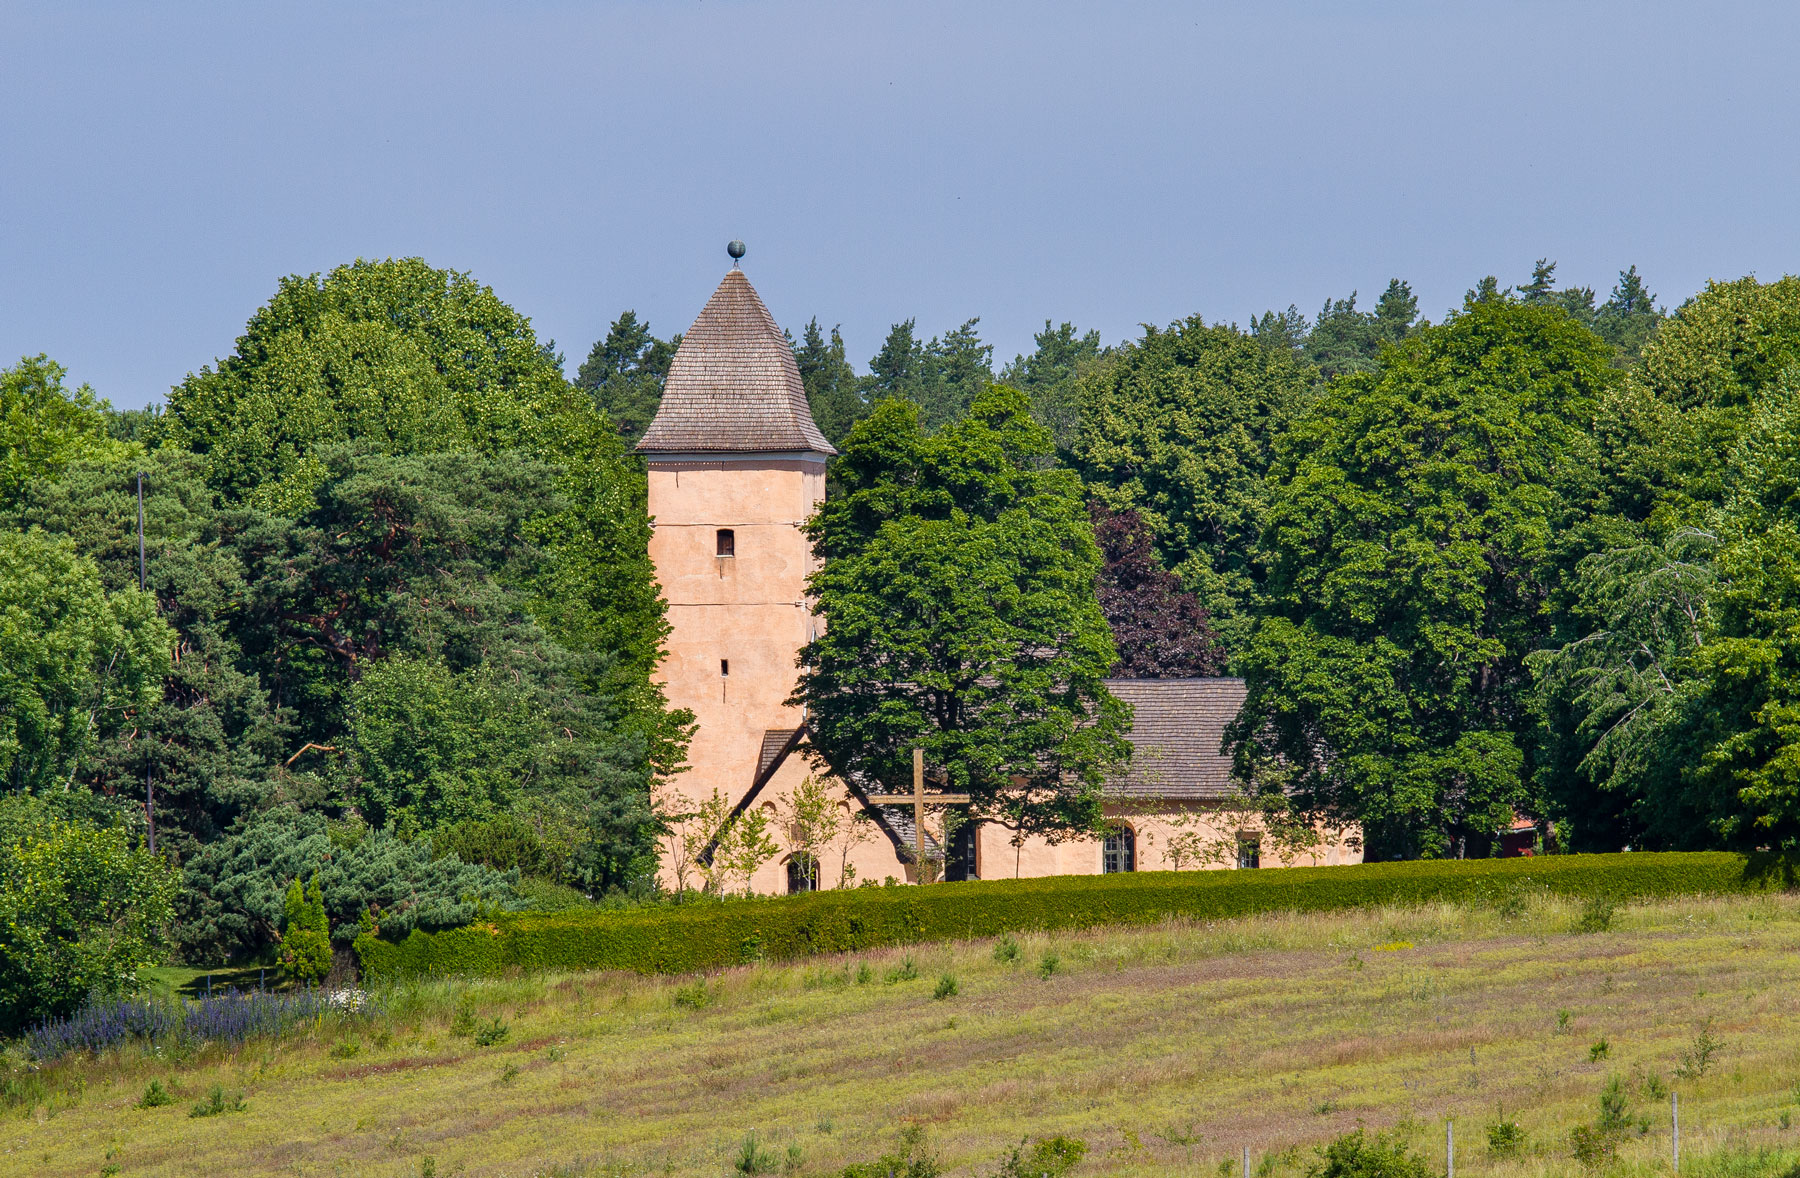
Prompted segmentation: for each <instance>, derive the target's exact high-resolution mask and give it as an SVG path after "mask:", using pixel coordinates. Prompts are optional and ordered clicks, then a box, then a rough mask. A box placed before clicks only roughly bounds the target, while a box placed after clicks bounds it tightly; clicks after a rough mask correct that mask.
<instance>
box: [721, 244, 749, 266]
mask: <svg viewBox="0 0 1800 1178" xmlns="http://www.w3.org/2000/svg"><path fill="white" fill-rule="evenodd" d="M725 252H726V253H728V254H730V255H731V260H732V261H734V262H735V261H737V260H738V259H739V258H741V257H743V256H744V243H743V242H741V241H733V242H732V243H731V244H730V245H728V246H726V247H725Z"/></svg>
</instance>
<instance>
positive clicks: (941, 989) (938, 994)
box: [931, 973, 957, 1002]
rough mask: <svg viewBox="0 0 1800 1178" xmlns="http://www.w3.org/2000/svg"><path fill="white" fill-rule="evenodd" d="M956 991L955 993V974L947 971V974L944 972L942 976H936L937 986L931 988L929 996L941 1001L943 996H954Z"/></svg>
mask: <svg viewBox="0 0 1800 1178" xmlns="http://www.w3.org/2000/svg"><path fill="white" fill-rule="evenodd" d="M956 993H957V985H956V975H955V974H953V973H947V974H944V975H943V976H942V977H940V978H938V982H937V987H936V988H935V989H934V990H932V992H931V996H932V997H933V998H935V999H937V1000H938V1001H940V1002H941V1001H943V1000H944V999H945V998H954V997H956Z"/></svg>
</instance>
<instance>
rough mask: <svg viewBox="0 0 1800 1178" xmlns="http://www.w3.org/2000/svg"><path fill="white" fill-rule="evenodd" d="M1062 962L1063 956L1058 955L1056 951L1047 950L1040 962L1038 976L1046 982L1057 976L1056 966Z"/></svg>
mask: <svg viewBox="0 0 1800 1178" xmlns="http://www.w3.org/2000/svg"><path fill="white" fill-rule="evenodd" d="M1061 964H1062V958H1060V957H1058V956H1057V955H1056V953H1055V952H1054V951H1052V950H1046V951H1045V953H1044V956H1043V958H1042V959H1041V960H1040V961H1039V962H1038V968H1037V972H1038V977H1040V978H1042V979H1044V980H1045V981H1046V982H1047V981H1049V980H1050V979H1051V978H1053V977H1055V976H1056V968H1057V966H1059V965H1061Z"/></svg>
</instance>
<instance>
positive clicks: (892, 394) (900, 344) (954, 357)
mask: <svg viewBox="0 0 1800 1178" xmlns="http://www.w3.org/2000/svg"><path fill="white" fill-rule="evenodd" d="M980 322H981V320H980V319H970V320H969V321H968V322H966V323H964V324H963V325H962V326H961V327H958V328H957V329H956V330H955V331H951V332H947V333H946V334H945V335H944V337H943V338H942V339H938V338H937V337H935V336H933V337H932V339H931V340H930V341H929V342H921V341H920V340H919V339H918V337H916V336H915V335H914V334H913V320H911V319H908V320H907V321H906V322H904V323H896V324H894V327H893V330H892V331H890V332H888V337H887V339H886V340H885V341H884V342H883V343H882V345H881V351H879V352H877V353H876V354H875V357H874V358H873V359H871V360H870V361H869V374H868V375H867V376H865V377H863V378H862V395H863V400H864V401H865V402H866V403H867V404H869V405H871V406H874V405H878V404H880V403H881V402H883V401H892V400H905V401H911V402H912V403H913V404H914V405H916V406H918V415H919V421H920V423H921V424H922V425H923V427H924V428H925V429H926V430H927V431H933V430H937V429H940V428H942V427H943V426H946V425H948V424H950V423H951V422H953V421H955V420H956V419H958V418H959V417H961V416H962V415H963V414H964V413H965V412H967V411H968V408H969V406H970V405H972V404H973V403H974V401H975V398H976V397H978V396H980V395H981V392H982V390H984V389H985V388H987V386H988V385H989V384H990V383H991V382H992V381H993V379H994V369H993V356H994V349H993V345H991V344H984V343H982V342H981V338H980V336H979V335H978V334H977V333H976V331H975V325H976V324H978V323H980Z"/></svg>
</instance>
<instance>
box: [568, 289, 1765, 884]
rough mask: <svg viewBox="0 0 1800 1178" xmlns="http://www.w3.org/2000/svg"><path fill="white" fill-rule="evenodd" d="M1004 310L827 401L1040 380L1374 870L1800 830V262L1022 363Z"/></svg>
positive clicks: (1302, 780) (889, 353)
mask: <svg viewBox="0 0 1800 1178" xmlns="http://www.w3.org/2000/svg"><path fill="white" fill-rule="evenodd" d="M977 326H978V323H977V321H975V320H970V321H968V322H967V323H964V324H963V325H961V326H960V327H958V328H956V329H955V330H953V331H950V332H947V333H945V334H943V335H941V336H938V337H933V338H931V339H929V340H925V341H923V342H921V340H920V337H919V334H918V333H917V331H916V330H915V325H914V323H912V322H910V321H909V322H907V323H903V324H899V325H897V326H896V327H895V328H894V329H893V331H892V332H891V333H890V334H889V337H888V339H887V340H886V341H885V342H884V344H883V346H882V348H881V350H880V352H878V353H877V355H876V356H875V357H873V358H872V359H871V361H870V363H869V365H868V367H867V371H866V372H865V373H863V374H861V375H858V374H857V373H856V372H855V371H854V370H853V369H852V367H851V366H850V364H849V363H848V362H847V360H846V358H845V355H844V348H843V344H842V340H841V338H840V337H838V336H837V334H836V333H835V332H832V333H830V334H829V335H827V333H824V332H822V331H821V330H820V328H819V326H818V324H817V322H816V321H815V322H814V323H811V324H809V325H808V327H807V329H806V330H805V332H804V333H803V335H802V337H801V339H800V340H799V341H797V342H796V348H795V350H796V356H797V358H799V360H800V365H801V371H802V373H803V379H804V380H805V381H806V384H807V390H808V394H809V397H810V398H811V399H812V401H813V404H814V406H815V412H816V415H817V416H818V418H819V420H820V421H821V422H822V423H826V425H827V429H828V430H829V431H830V433H831V436H833V437H834V438H837V439H843V438H845V437H846V436H847V435H848V432H849V430H850V429H851V428H853V427H854V424H855V422H857V421H860V420H863V419H864V418H865V417H866V416H867V415H868V414H869V413H870V412H872V410H873V409H874V407H876V406H878V405H880V404H882V403H883V402H884V401H887V400H890V399H894V398H906V399H908V400H911V401H913V402H915V403H917V404H918V405H919V406H920V412H919V419H920V422H921V425H922V426H924V428H926V429H928V430H929V429H942V428H943V427H944V426H945V425H947V424H948V423H949V422H952V421H955V420H958V418H959V416H960V415H961V413H962V412H964V411H965V410H966V408H967V406H968V405H969V404H970V403H971V401H972V400H973V398H974V396H975V395H976V393H977V392H978V391H979V390H980V389H981V388H982V387H984V386H985V385H986V383H987V382H989V381H991V380H998V381H1001V382H1003V383H1009V384H1012V385H1014V386H1016V387H1018V388H1019V389H1021V390H1022V391H1024V392H1025V393H1026V394H1027V396H1028V398H1029V400H1030V406H1031V413H1032V415H1033V416H1034V417H1035V418H1036V419H1037V420H1038V422H1039V423H1040V424H1041V425H1043V426H1045V427H1047V428H1048V430H1049V431H1050V433H1051V434H1052V436H1053V438H1054V443H1055V450H1056V454H1055V462H1057V463H1058V464H1060V465H1062V466H1065V467H1067V468H1069V469H1071V470H1072V471H1073V472H1075V473H1076V474H1077V475H1078V476H1079V477H1080V479H1081V482H1082V485H1083V490H1084V493H1085V494H1086V495H1087V496H1088V497H1089V499H1090V501H1091V503H1092V505H1093V509H1094V511H1095V512H1096V515H1095V520H1096V524H1097V529H1098V534H1099V535H1100V536H1101V537H1102V538H1106V537H1107V536H1109V535H1111V536H1112V537H1113V538H1114V539H1115V541H1119V542H1115V543H1114V544H1113V545H1112V546H1111V548H1110V550H1109V551H1108V553H1107V556H1108V557H1109V559H1116V558H1117V557H1119V556H1120V555H1122V554H1123V553H1124V552H1126V551H1127V550H1128V547H1129V546H1121V543H1122V540H1123V537H1127V536H1132V535H1137V536H1139V537H1140V538H1141V537H1142V536H1143V535H1144V534H1145V533H1147V535H1148V539H1149V541H1150V545H1149V547H1150V548H1151V549H1152V550H1153V551H1151V552H1150V553H1149V556H1150V562H1149V563H1148V564H1145V563H1144V562H1143V560H1142V559H1140V560H1139V562H1138V566H1137V567H1136V569H1135V570H1134V571H1133V572H1132V574H1131V581H1132V583H1135V584H1144V583H1146V578H1150V579H1154V577H1155V576H1158V575H1161V576H1168V575H1173V577H1174V578H1176V580H1177V582H1178V585H1177V586H1176V590H1175V592H1174V595H1173V596H1172V597H1169V598H1166V599H1165V604H1164V605H1163V606H1159V607H1158V608H1156V609H1154V610H1151V611H1148V613H1147V614H1146V611H1144V610H1142V609H1141V608H1140V609H1139V610H1138V611H1137V616H1138V617H1140V618H1142V617H1145V616H1149V617H1151V618H1155V619H1163V618H1167V617H1169V616H1171V614H1172V612H1173V611H1172V610H1171V609H1170V608H1168V607H1167V604H1166V603H1167V602H1170V601H1184V602H1185V601H1187V599H1188V597H1189V596H1190V595H1191V597H1192V598H1193V599H1195V600H1194V602H1193V604H1195V605H1197V606H1198V609H1194V608H1187V609H1185V610H1184V611H1183V612H1182V618H1183V621H1182V622H1181V624H1180V628H1181V629H1183V630H1184V631H1186V632H1187V633H1190V634H1195V633H1201V632H1203V631H1205V632H1206V633H1208V634H1209V635H1210V634H1211V632H1213V631H1216V635H1217V639H1218V642H1219V643H1220V644H1221V645H1222V647H1223V651H1224V661H1225V664H1226V668H1227V669H1228V670H1230V671H1232V672H1234V673H1238V674H1242V675H1243V676H1245V677H1246V678H1247V679H1248V681H1249V685H1250V698H1249V702H1248V704H1247V705H1246V708H1245V711H1244V713H1243V715H1242V716H1241V717H1240V718H1239V722H1238V724H1237V725H1236V727H1235V728H1234V731H1233V734H1232V739H1233V743H1232V749H1233V751H1234V752H1235V754H1236V756H1237V759H1238V766H1239V770H1240V772H1241V774H1242V776H1243V777H1244V778H1245V779H1246V780H1247V781H1249V782H1251V783H1252V785H1253V787H1254V788H1255V789H1257V790H1259V791H1262V792H1263V793H1264V794H1265V795H1267V796H1270V797H1280V798H1286V799H1291V803H1292V805H1293V807H1294V808H1295V809H1296V810H1297V811H1300V812H1305V813H1310V814H1313V815H1320V816H1326V817H1330V818H1332V819H1334V820H1341V821H1354V822H1357V823H1360V824H1361V825H1362V826H1363V828H1364V831H1365V835H1366V839H1367V846H1368V850H1369V853H1370V854H1371V855H1372V856H1374V857H1377V858H1393V857H1411V856H1419V855H1424V856H1432V855H1448V854H1471V855H1476V854H1485V853H1487V851H1488V850H1489V849H1490V847H1491V846H1492V844H1493V840H1494V838H1495V836H1496V835H1497V834H1498V833H1499V832H1501V831H1503V830H1504V829H1506V828H1508V827H1509V826H1510V825H1511V824H1512V823H1513V822H1514V821H1515V819H1517V818H1519V817H1525V818H1528V819H1531V820H1532V821H1533V822H1534V823H1536V824H1537V825H1538V826H1539V828H1540V829H1541V830H1543V831H1544V832H1545V833H1547V834H1549V833H1552V828H1554V835H1555V837H1556V839H1557V841H1558V842H1560V844H1561V845H1563V846H1565V847H1568V848H1572V849H1578V850H1616V849H1619V848H1620V847H1625V846H1630V847H1638V848H1663V849H1698V848H1705V847H1721V848H1730V849H1736V850H1753V849H1757V848H1774V849H1779V850H1784V851H1785V850H1790V849H1792V847H1793V843H1794V840H1795V838H1796V831H1797V830H1800V826H1797V819H1800V769H1796V768H1795V766H1796V765H1800V752H1796V749H1797V748H1800V743H1797V740H1800V737H1797V735H1796V734H1797V733H1800V723H1797V722H1796V721H1795V720H1794V716H1796V715H1800V693H1797V692H1796V689H1795V686H1794V680H1795V673H1796V670H1797V669H1800V664H1797V663H1796V654H1795V650H1794V645H1795V640H1794V638H1793V637H1792V636H1791V635H1792V633H1793V626H1792V621H1791V620H1792V619H1793V618H1794V617H1796V616H1800V614H1797V613H1796V612H1795V611H1796V610H1797V609H1800V585H1796V583H1795V578H1796V576H1797V575H1800V574H1797V573H1796V569H1795V562H1794V559H1793V557H1792V555H1791V553H1792V552H1794V551H1795V550H1796V545H1795V543H1794V540H1795V529H1796V528H1797V527H1800V507H1797V506H1796V501H1795V493H1794V491H1793V489H1792V488H1793V487H1795V486H1800V432H1797V428H1796V424H1795V421H1796V418H1795V414H1796V412H1800V410H1797V409H1796V405H1795V401H1794V397H1795V393H1796V389H1797V388H1800V368H1796V364H1797V363H1800V280H1794V279H1782V280H1780V281H1777V282H1773V283H1761V282H1758V281H1756V280H1754V279H1744V280H1740V281H1736V282H1725V283H1714V284H1711V285H1709V286H1708V288H1707V289H1706V290H1705V291H1703V292H1701V293H1700V294H1698V295H1696V296H1694V297H1693V298H1692V299H1690V300H1688V301H1687V302H1686V303H1684V304H1682V305H1681V306H1680V307H1679V308H1677V309H1676V310H1675V311H1674V312H1673V313H1672V314H1667V313H1665V312H1664V311H1663V310H1661V309H1660V308H1659V307H1658V306H1657V305H1656V301H1655V298H1654V296H1653V295H1652V294H1651V293H1650V292H1649V290H1648V289H1647V288H1646V286H1645V284H1644V282H1643V279H1642V278H1641V276H1640V275H1639V274H1638V273H1637V271H1636V269H1635V267H1634V268H1631V269H1628V270H1626V271H1624V272H1622V273H1621V274H1620V276H1619V280H1618V282H1617V284H1616V285H1615V286H1614V287H1613V289H1612V290H1611V292H1610V293H1609V294H1608V296H1607V297H1606V298H1605V299H1604V300H1601V299H1599V298H1598V297H1597V295H1596V294H1595V292H1594V291H1592V290H1590V289H1587V288H1582V287H1576V288H1560V289H1559V288H1558V287H1557V285H1556V283H1555V266H1554V264H1553V263H1551V262H1549V261H1541V262H1539V263H1538V264H1537V266H1536V267H1535V268H1534V270H1533V272H1532V274H1531V276H1530V278H1529V279H1528V280H1527V281H1525V282H1523V283H1520V284H1519V285H1517V286H1516V287H1502V285H1501V283H1500V282H1499V281H1498V280H1496V279H1494V278H1486V279H1483V280H1482V281H1481V282H1480V283H1478V284H1477V285H1476V286H1475V287H1474V288H1473V289H1471V290H1470V291H1469V292H1468V294H1467V296H1466V297H1465V299H1464V302H1463V305H1462V306H1461V307H1460V308H1458V309H1456V310H1454V311H1453V312H1451V313H1450V314H1448V315H1447V316H1446V317H1445V319H1444V320H1443V321H1442V322H1441V323H1437V324H1433V323H1430V322H1427V321H1424V320H1421V319H1420V318H1419V315H1418V304H1417V300H1416V299H1415V298H1414V296H1413V295H1412V293H1411V291H1410V289H1409V288H1408V286H1407V285H1406V284H1405V283H1404V282H1401V281H1398V280H1396V281H1394V282H1392V283H1390V284H1389V285H1388V287H1387V289H1386V290H1385V291H1384V292H1383V294H1382V296H1381V297H1380V298H1379V299H1378V300H1377V302H1376V304H1375V306H1374V307H1373V308H1372V309H1370V310H1368V311H1364V310H1362V309H1360V308H1359V306H1358V303H1357V299H1356V296H1355V295H1352V296H1350V297H1348V298H1344V299H1332V300H1328V301H1327V302H1326V304H1325V305H1324V307H1323V308H1322V309H1321V310H1320V311H1319V313H1318V314H1317V315H1315V316H1313V317H1312V318H1310V319H1309V318H1308V317H1307V316H1305V315H1303V314H1302V313H1301V312H1300V311H1299V310H1298V309H1296V308H1293V307H1290V308H1288V310H1287V311H1285V312H1276V311H1271V312H1268V313H1266V314H1263V315H1261V316H1259V317H1257V318H1255V319H1254V320H1252V321H1251V323H1250V325H1249V327H1248V328H1247V329H1240V328H1238V327H1236V326H1229V325H1222V324H1213V323H1207V322H1205V321H1204V320H1202V319H1200V318H1198V317H1195V318H1190V319H1187V320H1183V321H1180V322H1177V323H1173V324H1170V325H1169V326H1168V327H1166V328H1148V329H1147V330H1146V331H1145V333H1144V335H1143V336H1142V337H1141V338H1139V339H1137V340H1133V341H1130V342H1127V343H1125V344H1122V345H1119V346H1116V347H1105V346H1102V344H1101V342H1100V340H1099V338H1098V336H1097V335H1095V334H1094V333H1092V332H1087V333H1083V332H1081V331H1079V330H1078V329H1077V328H1075V327H1073V326H1072V325H1070V324H1067V323H1065V324H1062V325H1060V326H1055V327H1053V326H1051V325H1050V324H1048V323H1047V324H1046V326H1045V330H1044V331H1043V332H1042V333H1040V334H1039V335H1038V336H1037V338H1036V345H1037V346H1036V349H1035V351H1034V352H1033V353H1031V354H1030V355H1021V356H1018V357H1016V358H1015V359H1014V360H1013V361H1012V362H1011V363H1009V364H1007V365H1005V366H1004V367H1003V368H1002V369H1001V370H1000V371H998V372H996V371H994V369H993V366H992V362H991V359H992V349H991V348H990V347H988V346H987V345H985V344H983V343H982V342H981V341H980V340H979V338H978V336H977V334H976V328H977ZM597 354H598V353H597ZM646 387H648V386H646ZM651 391H652V392H653V391H654V390H651ZM601 399H602V401H603V402H604V396H602V397H601ZM1136 551H1137V552H1138V555H1139V557H1140V558H1141V557H1142V556H1143V555H1144V553H1143V551H1142V548H1141V547H1140V548H1139V549H1138V550H1136ZM1112 588H1113V590H1114V592H1112V593H1111V594H1110V597H1109V593H1108V585H1107V583H1106V579H1105V577H1104V576H1103V577H1102V584H1101V598H1102V600H1103V601H1109V602H1110V607H1109V608H1108V609H1107V611H1106V612H1107V614H1108V620H1109V621H1111V622H1112V624H1113V625H1112V628H1113V631H1114V637H1115V639H1116V640H1117V643H1118V648H1119V653H1120V655H1121V657H1122V658H1125V659H1126V660H1127V662H1128V663H1129V660H1130V658H1131V656H1132V655H1133V652H1134V651H1135V650H1138V649H1140V648H1141V642H1140V641H1139V640H1138V639H1137V638H1135V637H1133V636H1132V634H1131V627H1130V626H1129V625H1126V624H1124V622H1125V618H1124V615H1123V613H1122V612H1121V609H1120V608H1117V607H1118V606H1119V605H1120V596H1119V594H1118V593H1117V592H1116V589H1117V584H1116V583H1115V584H1114V585H1113V586H1112ZM1179 637H1180V636H1179V635H1174V634H1171V633H1170V627H1169V626H1168V625H1166V624H1165V625H1163V626H1162V627H1161V630H1160V638H1161V641H1162V642H1163V643H1165V644H1167V643H1168V642H1170V641H1171V640H1172V639H1176V638H1179ZM1208 641H1209V642H1210V638H1209V640H1208ZM1202 645H1203V646H1206V645H1208V643H1202ZM1209 649H1214V650H1215V652H1216V650H1217V648H1216V647H1209ZM1153 661H1154V660H1152V662H1153ZM1182 670H1183V667H1181V666H1179V665H1177V666H1171V667H1165V668H1161V669H1159V670H1150V671H1148V672H1146V673H1151V674H1156V673H1181V672H1182Z"/></svg>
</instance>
